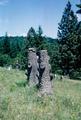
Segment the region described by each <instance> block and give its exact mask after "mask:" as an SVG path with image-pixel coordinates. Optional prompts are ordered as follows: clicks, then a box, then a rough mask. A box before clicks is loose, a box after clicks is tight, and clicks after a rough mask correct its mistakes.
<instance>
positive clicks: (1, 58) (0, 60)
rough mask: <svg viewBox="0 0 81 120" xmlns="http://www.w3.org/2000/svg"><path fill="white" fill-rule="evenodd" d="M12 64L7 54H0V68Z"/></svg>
mask: <svg viewBox="0 0 81 120" xmlns="http://www.w3.org/2000/svg"><path fill="white" fill-rule="evenodd" d="M10 63H11V58H10V56H9V55H7V54H0V66H2V67H3V66H5V65H7V64H10Z"/></svg>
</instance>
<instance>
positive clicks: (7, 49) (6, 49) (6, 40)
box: [3, 32, 10, 55]
mask: <svg viewBox="0 0 81 120" xmlns="http://www.w3.org/2000/svg"><path fill="white" fill-rule="evenodd" d="M3 48H4V54H8V55H10V40H9V37H8V34H7V32H6V34H5V37H4V43H3Z"/></svg>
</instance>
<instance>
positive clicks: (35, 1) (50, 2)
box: [0, 0, 80, 38]
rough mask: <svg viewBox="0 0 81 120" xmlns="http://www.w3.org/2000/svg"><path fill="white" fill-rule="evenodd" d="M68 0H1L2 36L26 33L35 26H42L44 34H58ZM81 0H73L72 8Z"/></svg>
mask: <svg viewBox="0 0 81 120" xmlns="http://www.w3.org/2000/svg"><path fill="white" fill-rule="evenodd" d="M67 1H68V0H0V36H1V35H4V34H5V32H6V31H7V32H8V34H9V35H26V34H27V32H28V30H29V28H30V27H31V26H33V27H34V28H35V29H36V30H37V28H38V26H39V25H41V26H42V29H43V32H44V35H46V36H50V37H54V38H55V37H56V36H57V29H58V23H59V22H60V19H61V16H62V13H63V10H64V8H65V5H66V3H67ZM79 1H80V0H71V3H72V9H73V10H74V11H76V10H77V8H76V6H75V4H76V3H79Z"/></svg>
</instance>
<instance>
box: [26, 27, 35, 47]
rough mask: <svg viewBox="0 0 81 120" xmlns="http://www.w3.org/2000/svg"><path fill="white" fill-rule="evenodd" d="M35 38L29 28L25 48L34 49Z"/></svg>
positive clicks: (32, 30)
mask: <svg viewBox="0 0 81 120" xmlns="http://www.w3.org/2000/svg"><path fill="white" fill-rule="evenodd" d="M35 36H36V32H35V30H34V28H33V27H31V28H30V29H29V31H28V34H27V40H26V47H27V48H29V47H35Z"/></svg>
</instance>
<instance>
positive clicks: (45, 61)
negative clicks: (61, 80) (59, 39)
mask: <svg viewBox="0 0 81 120" xmlns="http://www.w3.org/2000/svg"><path fill="white" fill-rule="evenodd" d="M39 64H40V68H39V75H40V77H39V78H40V80H39V82H40V93H41V94H44V95H45V94H48V95H50V94H52V81H51V77H50V69H51V68H50V64H49V56H48V53H47V50H41V51H40V63H39Z"/></svg>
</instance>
